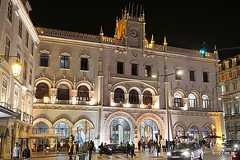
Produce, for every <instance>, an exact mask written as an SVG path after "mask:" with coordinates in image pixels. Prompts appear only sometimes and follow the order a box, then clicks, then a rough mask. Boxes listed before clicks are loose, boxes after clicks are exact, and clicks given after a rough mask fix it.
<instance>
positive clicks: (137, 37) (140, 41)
mask: <svg viewBox="0 0 240 160" xmlns="http://www.w3.org/2000/svg"><path fill="white" fill-rule="evenodd" d="M115 38H117V39H118V40H123V41H124V43H125V45H127V46H128V47H133V48H143V47H144V40H145V16H144V11H143V9H142V7H141V6H136V7H134V5H129V9H128V10H127V9H125V10H124V12H123V14H122V18H121V19H117V20H116V31H115Z"/></svg>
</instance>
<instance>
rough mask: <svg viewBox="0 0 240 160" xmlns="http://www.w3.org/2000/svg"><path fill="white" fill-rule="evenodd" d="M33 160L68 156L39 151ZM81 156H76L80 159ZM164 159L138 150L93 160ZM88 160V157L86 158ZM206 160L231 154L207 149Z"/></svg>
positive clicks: (226, 159) (220, 159)
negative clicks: (134, 153)
mask: <svg viewBox="0 0 240 160" xmlns="http://www.w3.org/2000/svg"><path fill="white" fill-rule="evenodd" d="M32 159H33V160H68V156H67V155H66V154H46V153H38V154H34V155H33V158H32ZM78 159H79V158H76V160H78ZM128 159H129V160H131V159H135V160H164V159H166V155H165V153H164V154H162V155H161V157H157V156H156V154H154V153H149V152H136V156H135V157H134V158H131V157H127V155H126V154H113V155H102V156H101V155H99V154H93V158H92V160H128ZM86 160H88V158H86ZM204 160H230V157H229V155H224V156H222V155H221V154H220V153H212V152H210V151H207V152H206V153H205V154H204Z"/></svg>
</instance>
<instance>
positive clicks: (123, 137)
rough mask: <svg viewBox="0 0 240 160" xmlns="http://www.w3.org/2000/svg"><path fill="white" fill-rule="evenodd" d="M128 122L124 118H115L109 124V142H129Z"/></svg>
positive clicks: (129, 129)
mask: <svg viewBox="0 0 240 160" xmlns="http://www.w3.org/2000/svg"><path fill="white" fill-rule="evenodd" d="M130 133H131V128H130V124H129V123H128V121H127V120H125V119H124V118H115V119H113V120H112V122H111V125H110V143H118V144H120V143H127V142H130Z"/></svg>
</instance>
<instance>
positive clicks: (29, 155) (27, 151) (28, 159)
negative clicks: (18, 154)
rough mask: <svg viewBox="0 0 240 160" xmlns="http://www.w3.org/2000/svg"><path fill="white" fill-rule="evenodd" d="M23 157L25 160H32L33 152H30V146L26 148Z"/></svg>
mask: <svg viewBox="0 0 240 160" xmlns="http://www.w3.org/2000/svg"><path fill="white" fill-rule="evenodd" d="M22 157H23V159H24V160H30V157H31V152H30V149H29V147H28V145H26V147H25V148H24V150H23V153H22Z"/></svg>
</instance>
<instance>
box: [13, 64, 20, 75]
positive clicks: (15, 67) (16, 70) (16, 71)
mask: <svg viewBox="0 0 240 160" xmlns="http://www.w3.org/2000/svg"><path fill="white" fill-rule="evenodd" d="M21 70H22V65H21V64H20V63H19V62H15V63H13V64H12V73H13V76H15V77H17V76H19V75H20V74H21Z"/></svg>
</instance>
